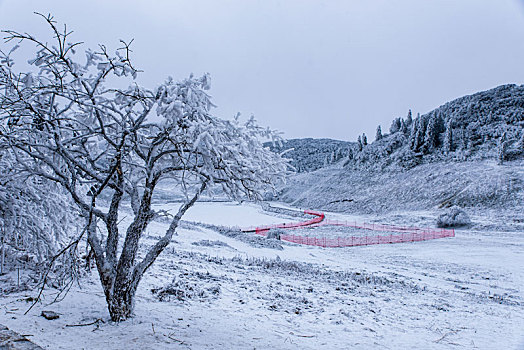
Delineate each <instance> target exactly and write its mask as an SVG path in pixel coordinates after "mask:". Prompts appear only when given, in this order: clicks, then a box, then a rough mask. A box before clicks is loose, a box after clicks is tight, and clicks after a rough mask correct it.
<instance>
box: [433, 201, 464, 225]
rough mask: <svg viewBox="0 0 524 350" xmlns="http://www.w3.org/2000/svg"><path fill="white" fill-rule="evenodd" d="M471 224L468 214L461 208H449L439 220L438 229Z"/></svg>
mask: <svg viewBox="0 0 524 350" xmlns="http://www.w3.org/2000/svg"><path fill="white" fill-rule="evenodd" d="M469 224H471V219H470V218H469V216H468V214H466V212H465V211H464V210H462V209H461V208H460V207H457V206H454V207H451V208H449V209H448V210H447V211H446V212H445V213H443V214H441V215H439V217H438V218H437V227H460V226H467V225H469Z"/></svg>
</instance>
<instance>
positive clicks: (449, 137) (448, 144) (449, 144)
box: [444, 119, 453, 154]
mask: <svg viewBox="0 0 524 350" xmlns="http://www.w3.org/2000/svg"><path fill="white" fill-rule="evenodd" d="M450 152H453V128H452V126H451V119H450V120H448V123H447V124H446V134H445V135H444V154H449V153H450Z"/></svg>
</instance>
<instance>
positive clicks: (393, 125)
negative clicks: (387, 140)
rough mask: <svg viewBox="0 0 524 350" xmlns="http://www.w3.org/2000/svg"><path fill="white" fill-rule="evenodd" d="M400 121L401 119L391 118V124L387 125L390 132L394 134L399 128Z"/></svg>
mask: <svg viewBox="0 0 524 350" xmlns="http://www.w3.org/2000/svg"><path fill="white" fill-rule="evenodd" d="M400 121H401V119H400V118H395V119H393V122H391V126H390V127H389V132H390V133H391V134H394V133H396V132H397V131H399V130H400V123H401V122H400Z"/></svg>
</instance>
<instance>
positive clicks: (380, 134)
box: [375, 125, 382, 141]
mask: <svg viewBox="0 0 524 350" xmlns="http://www.w3.org/2000/svg"><path fill="white" fill-rule="evenodd" d="M379 140H382V128H381V127H380V125H379V126H377V134H376V135H375V141H379Z"/></svg>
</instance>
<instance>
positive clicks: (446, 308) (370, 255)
mask: <svg viewBox="0 0 524 350" xmlns="http://www.w3.org/2000/svg"><path fill="white" fill-rule="evenodd" d="M164 207H165V208H166V209H172V208H173V204H166V205H165V206H164ZM188 214H189V215H188V217H187V218H186V219H188V220H191V221H201V222H207V223H211V224H221V225H230V226H231V225H239V226H244V225H253V224H271V223H280V222H282V220H283V219H282V217H281V216H279V217H276V216H275V217H272V214H271V213H262V212H261V211H260V210H259V209H258V207H256V206H253V205H251V204H245V205H236V204H231V203H199V204H198V206H197V207H195V208H194V210H193V209H192V211H191V212H189V213H188ZM330 217H331V218H333V219H338V220H344V219H347V220H357V221H360V222H363V221H366V222H370V221H371V220H370V219H372V220H377V222H380V220H383V222H384V223H402V221H409V222H404V224H418V225H421V226H431V224H432V222H433V219H434V218H432V217H431V216H430V215H429V214H427V213H424V212H411V213H410V212H404V213H397V214H395V215H389V216H385V217H382V218H376V217H375V218H372V217H355V216H344V215H342V214H337V215H333V214H329V213H328V218H330ZM472 219H473V221H474V222H475V223H476V224H475V226H473V227H472V228H471V229H465V230H457V231H456V237H455V238H449V239H440V240H433V241H425V242H417V243H404V244H393V245H378V246H377V245H375V246H367V247H352V248H332V249H324V248H320V247H304V246H296V245H292V244H283V250H275V249H269V248H255V247H253V246H251V245H248V244H246V243H244V242H241V241H238V240H235V239H233V238H229V237H226V236H223V235H221V234H219V233H217V232H215V231H212V230H210V229H204V228H202V229H198V228H194V229H181V230H179V235H178V236H177V237H175V242H174V243H173V244H172V245H171V246H170V247H169V248H168V250H167V251H166V252H164V254H162V255H161V257H160V258H159V260H158V261H157V262H156V263H155V265H154V266H153V267H152V269H151V271H150V272H151V273H150V274H149V275H148V276H147V277H146V278H145V279H144V280H143V282H142V284H141V287H140V288H139V291H138V296H137V306H136V317H135V318H133V319H132V320H129V321H127V322H124V323H121V324H113V323H110V322H108V314H107V311H106V309H105V302H104V298H103V295H102V291H101V289H100V287H99V283H98V281H97V279H96V275H95V274H94V273H93V274H92V275H91V276H90V277H88V278H86V279H85V280H83V281H82V283H81V286H80V287H78V286H75V287H73V288H72V290H71V291H70V293H69V295H68V296H67V298H66V299H65V300H64V301H62V302H60V303H57V304H52V305H49V306H46V305H45V304H39V305H37V306H36V307H35V308H34V309H33V310H31V311H30V312H29V313H28V315H25V316H24V315H23V313H24V311H25V310H26V309H27V307H28V306H29V304H28V303H27V302H26V301H24V298H27V297H28V296H34V292H33V293H30V292H25V293H19V294H16V295H14V294H11V295H7V296H5V297H3V298H2V299H1V300H0V305H1V311H0V323H2V324H5V325H6V326H8V327H10V328H11V329H12V330H14V331H17V332H19V333H21V334H27V335H31V336H30V337H29V338H30V339H32V340H33V341H34V342H36V343H37V344H39V345H41V346H43V347H44V348H45V347H47V348H51V349H81V348H85V349H173V348H175V349H176V348H181V349H253V348H256V349H344V348H354V349H370V348H373V349H375V348H376V349H405V348H413V349H454V348H466V349H470V348H479V349H524V317H523V316H522V315H523V314H524V290H523V286H524V269H523V268H522V267H523V266H524V232H522V230H520V229H519V228H518V227H520V226H518V227H516V229H515V230H508V231H504V232H501V231H497V230H496V229H495V228H493V227H491V228H490V230H485V229H484V228H485V227H486V225H487V222H488V221H490V220H489V218H488V217H487V216H486V215H484V214H482V215H478V216H473V217H472ZM126 220H127V219H126ZM126 220H124V223H125V221H126ZM293 220H296V218H295V219H294V218H289V221H293ZM395 221H397V222H395ZM496 223H497V222H495V224H494V226H495V227H497V226H496ZM501 227H503V226H501ZM512 227H513V226H512ZM165 228H166V224H165V223H160V222H155V223H153V224H152V226H151V227H150V230H149V236H148V239H147V240H146V242H145V243H146V244H151V243H153V239H154V237H155V235H158V234H160V233H161V230H163V229H165ZM8 282H9V281H7V280H6V279H5V276H4V279H3V280H2V281H0V283H8ZM152 290H154V291H155V292H154V293H153V292H152ZM51 294H52V290H50V291H48V294H47V297H46V301H50V300H52V295H51ZM159 299H161V300H162V301H160V300H159ZM42 310H54V311H56V312H58V313H60V314H61V317H60V318H59V319H58V320H54V321H47V320H45V319H43V318H42V317H40V316H39V315H40V312H41V311H42ZM98 319H100V321H98V322H96V323H95V324H92V325H89V326H75V327H70V325H79V324H87V323H91V322H93V321H96V320H98ZM68 325H69V326H68Z"/></svg>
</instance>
